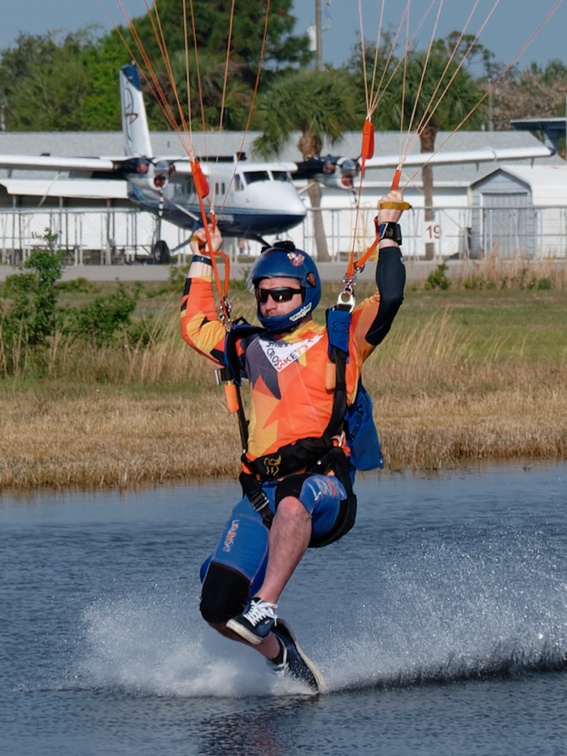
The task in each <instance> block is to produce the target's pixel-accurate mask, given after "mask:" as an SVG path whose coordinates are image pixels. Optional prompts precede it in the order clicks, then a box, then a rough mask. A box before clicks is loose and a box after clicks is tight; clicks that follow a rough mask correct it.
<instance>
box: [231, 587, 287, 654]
mask: <svg viewBox="0 0 567 756" xmlns="http://www.w3.org/2000/svg"><path fill="white" fill-rule="evenodd" d="M277 619H278V617H277V614H276V604H270V603H268V602H267V601H264V600H263V599H261V598H258V597H254V598H253V599H252V600H251V601H250V603H249V604H248V607H247V608H246V609H245V610H244V611H243V612H242V614H237V615H236V617H232V618H231V619H229V620H228V622H227V623H226V626H227V627H228V628H229V629H230V630H232V631H233V632H235V633H237V634H238V635H240V637H241V638H244V640H246V641H248V643H251V644H252V645H253V646H257V645H258V644H259V643H261V642H262V641H263V640H265V639H266V638H267V637H268V635H269V634H270V631H271V630H272V629H273V628H274V625H275V624H276V622H277Z"/></svg>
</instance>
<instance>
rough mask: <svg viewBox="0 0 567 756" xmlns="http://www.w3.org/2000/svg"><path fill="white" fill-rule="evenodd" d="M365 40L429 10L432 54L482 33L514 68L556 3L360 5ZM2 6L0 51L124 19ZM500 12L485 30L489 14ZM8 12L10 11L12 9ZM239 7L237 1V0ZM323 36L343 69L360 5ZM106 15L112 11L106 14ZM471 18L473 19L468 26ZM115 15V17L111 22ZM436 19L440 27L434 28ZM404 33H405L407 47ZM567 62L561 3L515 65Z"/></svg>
mask: <svg viewBox="0 0 567 756" xmlns="http://www.w3.org/2000/svg"><path fill="white" fill-rule="evenodd" d="M360 2H361V5H362V22H363V29H364V35H365V37H366V39H368V40H370V41H376V39H377V37H378V31H379V28H380V13H381V8H382V7H384V17H383V23H382V28H383V29H386V28H390V29H393V30H395V29H397V28H398V26H399V23H400V18H401V15H402V14H403V11H404V8H405V7H406V5H408V4H409V7H410V20H409V30H410V33H409V37H410V39H413V38H414V37H415V35H416V31H417V30H418V28H419V27H420V22H421V21H422V19H423V17H424V16H425V14H426V12H427V10H428V8H431V10H430V12H429V15H427V16H426V18H425V20H424V21H423V23H422V24H421V29H420V31H419V33H417V43H418V46H419V47H422V48H425V47H427V45H428V43H429V40H430V38H431V36H432V31H433V30H434V29H436V33H435V36H436V37H443V36H445V35H446V34H448V33H449V32H451V31H453V30H455V29H458V30H463V29H464V28H465V27H466V30H467V32H468V33H471V34H477V33H478V32H479V31H480V36H479V41H480V42H481V43H482V44H484V46H485V47H487V48H488V49H489V50H491V51H492V52H493V53H494V54H495V57H496V60H497V61H498V62H501V63H504V64H509V63H511V62H513V61H514V60H515V59H516V57H517V56H518V54H519V53H520V52H521V51H522V48H523V47H524V45H525V44H526V42H528V40H529V39H530V37H531V36H532V35H533V34H534V32H536V30H537V29H538V27H539V25H540V24H541V23H542V22H543V20H544V19H545V17H546V15H547V13H548V12H549V11H550V10H551V9H552V8H553V7H554V5H555V4H556V0H535V1H534V0H360ZM120 3H122V4H123V6H125V7H126V9H127V11H128V14H129V15H130V17H135V16H137V15H140V14H144V13H145V12H146V2H145V0H120ZM0 4H2V5H4V10H3V14H2V23H1V24H0V50H3V49H5V48H7V47H10V46H13V45H14V43H15V41H16V38H17V36H18V34H19V33H20V32H24V33H28V34H33V35H36V34H43V33H45V32H47V31H52V30H55V29H58V30H62V31H66V32H73V31H77V29H79V28H81V27H83V26H86V25H87V24H99V25H101V26H103V27H104V28H105V29H110V28H112V26H113V23H122V22H123V21H124V17H123V14H122V11H121V10H120V4H119V0H105V1H104V3H103V2H102V1H101V0H15V1H9V0H0ZM293 5H294V14H295V15H296V16H297V19H298V21H297V26H296V29H297V31H298V32H305V31H307V29H308V28H309V26H312V25H314V21H315V0H294V4H293ZM495 5H496V9H495V10H494V12H493V14H492V15H491V17H490V18H489V20H488V21H487V23H486V25H485V26H484V28H483V29H482V31H481V27H482V26H483V24H484V22H485V21H486V19H487V17H488V15H489V13H490V11H491V9H492V8H493V7H494V6H495ZM6 6H8V8H7V7H6ZM236 7H237V8H238V0H236ZM321 8H322V24H323V28H324V32H323V62H324V63H331V64H333V65H340V64H341V63H344V62H345V61H346V60H347V58H348V57H349V53H350V52H351V50H352V48H353V45H354V44H355V42H356V40H357V35H358V33H359V32H360V26H361V24H360V15H361V14H360V13H359V0H321ZM105 9H106V10H105ZM471 11H474V12H473V13H472V18H471V20H470V21H469V23H468V25H467V19H468V18H469V16H470V14H471ZM109 16H110V17H109ZM436 19H438V23H437V24H436ZM407 36H408V34H407V32H406V26H405V25H404V29H403V31H402V33H401V39H402V40H405V39H406V38H407ZM553 58H560V59H562V60H566V61H567V0H563V2H560V4H559V7H558V9H557V10H556V12H555V14H554V15H553V17H552V18H551V19H550V20H549V21H548V22H547V23H546V24H545V26H544V27H543V28H542V29H541V30H540V31H539V32H537V34H536V36H535V38H534V39H533V40H532V41H531V42H530V44H529V46H528V48H527V49H526V50H525V51H524V52H522V53H521V56H520V57H519V58H518V60H517V62H518V64H519V65H520V66H521V67H525V66H527V65H528V64H529V63H531V62H532V61H535V62H537V63H538V64H539V65H542V66H543V65H545V64H546V63H547V62H548V61H549V60H550V59H553Z"/></svg>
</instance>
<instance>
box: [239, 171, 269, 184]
mask: <svg viewBox="0 0 567 756" xmlns="http://www.w3.org/2000/svg"><path fill="white" fill-rule="evenodd" d="M244 175H245V177H246V183H247V184H254V183H256V181H269V180H270V175H269V173H268V171H246V173H245V174H244Z"/></svg>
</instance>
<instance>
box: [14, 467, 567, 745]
mask: <svg viewBox="0 0 567 756" xmlns="http://www.w3.org/2000/svg"><path fill="white" fill-rule="evenodd" d="M236 493H237V491H236V488H235V484H233V483H232V482H229V481H227V482H221V483H216V484H207V485H202V486H191V487H162V488H158V489H155V490H146V491H141V492H134V493H126V494H118V493H104V494H103V493H97V494H87V493H64V494H53V493H37V494H34V495H33V496H22V497H10V496H4V497H2V498H0V575H1V577H2V581H1V584H0V640H1V643H0V679H1V680H2V683H3V684H2V687H1V689H0V752H1V753H3V754H4V753H5V754H9V755H10V756H24V755H28V754H29V756H43V754H46V755H47V754H57V755H58V756H72V755H73V756H77V755H79V754H128V755H130V754H132V756H133V755H134V754H136V755H143V754H160V755H161V754H163V755H169V754H171V755H172V756H173V755H177V754H211V756H222V755H223V754H240V753H242V754H247V755H248V756H255V755H256V754H258V756H260V754H262V755H264V754H270V755H277V756H279V755H280V754H281V755H282V756H283V755H284V754H294V753H307V754H308V753H317V754H343V753H344V754H352V753H369V754H376V753H380V754H387V755H388V756H394V755H395V754H410V753H411V754H415V753H419V754H426V755H428V754H432V755H433V754H436V755H437V754H467V755H468V754H491V756H493V754H495V753H514V754H531V753H533V754H564V753H567V725H566V724H565V717H564V708H565V703H564V702H565V700H566V698H567V675H566V674H565V672H564V668H565V666H566V662H565V660H566V659H567V513H566V511H565V508H566V505H567V465H565V464H564V465H557V466H541V467H534V468H531V469H524V468H522V467H520V466H518V467H505V468H491V469H486V470H477V471H467V472H461V473H455V474H451V475H446V476H441V477H434V478H429V479H427V478H413V477H411V476H388V475H382V476H380V477H378V476H374V475H372V476H368V477H366V478H364V479H361V480H360V481H359V484H358V493H359V503H360V514H359V518H358V521H357V525H356V527H355V529H354V530H353V531H352V532H351V533H350V534H349V535H348V536H347V537H346V538H345V539H344V540H343V541H341V542H339V543H337V544H334V545H332V546H330V547H327V548H325V549H320V550H313V551H310V552H309V553H308V555H307V557H306V558H305V560H304V561H303V563H302V564H301V566H300V568H299V570H298V571H297V572H296V574H295V576H294V577H293V579H292V581H291V583H290V585H289V587H288V589H287V590H286V592H285V594H284V596H283V598H282V600H281V602H280V613H281V616H282V617H285V618H286V619H288V621H290V622H291V624H292V625H293V627H294V629H295V630H296V632H297V633H298V635H299V637H300V640H301V642H302V645H303V646H304V647H305V648H306V650H307V651H308V652H309V653H310V655H312V656H313V657H314V658H315V659H316V660H317V662H318V663H319V664H320V666H321V669H322V671H323V673H324V674H325V677H326V679H327V681H328V686H329V692H328V694H326V695H324V696H320V697H315V698H313V697H306V696H304V695H302V692H303V691H302V690H301V689H300V688H299V687H298V686H297V685H294V684H293V683H290V682H289V681H281V680H278V679H277V678H274V677H273V676H272V675H271V674H270V672H269V670H268V668H267V666H266V664H265V662H264V661H263V660H262V658H261V657H260V656H259V655H257V654H255V653H254V652H252V651H250V650H249V649H247V648H244V647H243V646H240V645H238V644H233V643H230V642H228V641H226V640H224V639H223V638H220V637H218V636H217V635H216V634H215V633H214V632H213V631H212V630H210V629H209V628H208V627H207V626H206V625H205V624H204V623H203V622H202V621H201V620H200V618H199V613H198V609H197V607H198V594H199V584H198V579H197V575H198V568H199V565H200V563H201V561H202V560H203V558H204V557H205V556H206V554H207V553H208V549H209V548H210V547H211V546H212V545H213V543H214V541H215V539H216V536H217V534H218V533H219V531H220V528H221V525H222V523H223V522H224V518H225V516H226V513H227V511H228V509H229V507H230V503H231V502H232V501H233V500H234V498H235V495H236Z"/></svg>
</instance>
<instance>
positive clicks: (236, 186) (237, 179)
mask: <svg viewBox="0 0 567 756" xmlns="http://www.w3.org/2000/svg"><path fill="white" fill-rule="evenodd" d="M234 189H235V190H236V191H237V192H241V191H242V190H243V189H244V186H243V185H242V178H241V176H240V175H239V174H238V173H237V174H236V175H235V177H234Z"/></svg>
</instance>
